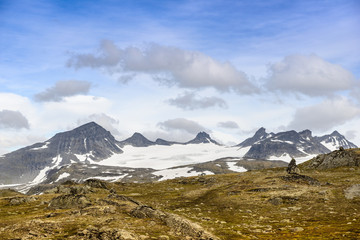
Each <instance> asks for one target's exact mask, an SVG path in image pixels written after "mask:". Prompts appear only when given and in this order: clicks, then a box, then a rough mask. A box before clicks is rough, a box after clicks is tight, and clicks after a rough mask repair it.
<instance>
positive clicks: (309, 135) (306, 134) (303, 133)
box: [299, 129, 312, 140]
mask: <svg viewBox="0 0 360 240" xmlns="http://www.w3.org/2000/svg"><path fill="white" fill-rule="evenodd" d="M299 134H300V136H301V137H302V138H304V139H307V140H309V139H311V138H312V132H311V131H310V130H308V129H306V130H304V131H301V132H300V133H299Z"/></svg>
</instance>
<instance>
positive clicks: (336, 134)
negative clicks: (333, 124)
mask: <svg viewBox="0 0 360 240" xmlns="http://www.w3.org/2000/svg"><path fill="white" fill-rule="evenodd" d="M330 136H338V137H343V135H341V134H340V133H339V132H338V131H336V130H335V131H333V132H332V133H331V134H330Z"/></svg>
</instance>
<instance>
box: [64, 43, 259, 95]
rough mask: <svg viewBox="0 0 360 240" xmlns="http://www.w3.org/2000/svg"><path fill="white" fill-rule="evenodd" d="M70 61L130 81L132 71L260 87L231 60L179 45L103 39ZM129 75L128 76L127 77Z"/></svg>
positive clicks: (195, 84) (187, 81) (190, 82)
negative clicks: (137, 44) (131, 43)
mask: <svg viewBox="0 0 360 240" xmlns="http://www.w3.org/2000/svg"><path fill="white" fill-rule="evenodd" d="M67 65H68V66H69V67H73V68H75V69H79V68H83V67H89V68H95V69H96V68H100V69H102V70H105V71H106V72H107V73H110V74H120V78H123V79H125V80H126V81H129V80H130V79H131V76H133V75H131V74H134V73H146V74H150V75H151V76H152V77H153V79H154V80H155V81H158V82H160V83H163V84H167V85H176V86H178V87H181V88H187V89H199V88H206V87H213V88H215V89H217V90H218V91H221V92H228V91H231V90H232V91H235V92H237V93H240V94H252V93H255V92H257V88H256V87H255V86H254V85H253V84H252V83H251V82H250V81H249V79H248V77H247V76H246V74H245V73H244V72H241V71H239V70H237V69H236V68H235V67H234V66H233V65H232V64H230V63H229V62H220V61H217V60H215V59H213V58H211V57H210V56H207V55H205V54H203V53H201V52H197V51H188V50H183V49H180V48H176V47H169V46H162V45H158V44H148V45H147V46H146V47H145V48H143V49H141V48H137V47H126V48H123V49H121V48H118V47H117V46H116V45H115V44H114V43H113V42H112V41H109V40H103V41H102V42H101V44H100V48H99V50H98V54H88V53H87V54H73V55H72V57H71V58H70V59H69V61H68V63H67ZM123 76H125V77H123Z"/></svg>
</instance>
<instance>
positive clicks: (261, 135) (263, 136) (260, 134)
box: [236, 127, 270, 148]
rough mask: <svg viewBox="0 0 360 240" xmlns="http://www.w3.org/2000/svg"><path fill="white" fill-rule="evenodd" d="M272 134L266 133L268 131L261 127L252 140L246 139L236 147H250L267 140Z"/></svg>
mask: <svg viewBox="0 0 360 240" xmlns="http://www.w3.org/2000/svg"><path fill="white" fill-rule="evenodd" d="M269 135H270V134H269V133H267V132H266V129H265V128H263V127H261V128H260V129H259V130H257V131H256V132H255V134H254V136H252V137H251V138H248V139H246V140H245V141H243V142H241V143H240V144H238V145H236V147H241V148H243V147H250V146H252V145H253V144H254V143H256V142H259V141H261V140H263V139H266V138H267V137H268V136H269Z"/></svg>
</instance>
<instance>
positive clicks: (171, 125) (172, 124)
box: [158, 118, 209, 134]
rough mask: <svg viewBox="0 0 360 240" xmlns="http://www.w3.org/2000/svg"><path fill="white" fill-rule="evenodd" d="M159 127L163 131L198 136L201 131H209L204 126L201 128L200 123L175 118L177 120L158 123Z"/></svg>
mask: <svg viewBox="0 0 360 240" xmlns="http://www.w3.org/2000/svg"><path fill="white" fill-rule="evenodd" d="M158 126H159V127H160V128H161V129H164V130H168V131H174V130H178V131H183V132H187V133H191V134H197V133H199V132H201V131H209V130H206V129H205V128H204V127H203V126H201V125H200V124H199V123H197V122H195V121H192V120H188V119H185V118H175V119H170V120H166V121H164V122H160V123H158Z"/></svg>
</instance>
